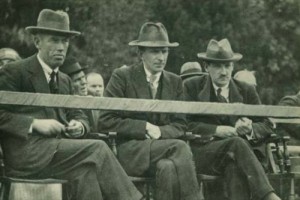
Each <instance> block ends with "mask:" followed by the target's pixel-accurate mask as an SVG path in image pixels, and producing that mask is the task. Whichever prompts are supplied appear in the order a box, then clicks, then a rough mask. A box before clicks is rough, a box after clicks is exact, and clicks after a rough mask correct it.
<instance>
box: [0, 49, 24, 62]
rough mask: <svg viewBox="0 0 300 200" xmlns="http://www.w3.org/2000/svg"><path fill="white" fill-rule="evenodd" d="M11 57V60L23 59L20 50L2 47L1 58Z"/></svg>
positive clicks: (0, 50)
mask: <svg viewBox="0 0 300 200" xmlns="http://www.w3.org/2000/svg"><path fill="white" fill-rule="evenodd" d="M4 59H9V60H13V61H16V60H21V57H20V56H19V54H18V52H16V51H15V50H14V49H11V48H2V49H0V60H4Z"/></svg>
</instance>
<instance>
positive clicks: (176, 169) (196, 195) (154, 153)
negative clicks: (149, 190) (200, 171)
mask: <svg viewBox="0 0 300 200" xmlns="http://www.w3.org/2000/svg"><path fill="white" fill-rule="evenodd" d="M149 173H150V174H155V178H156V198H157V199H159V200H196V199H197V200H199V199H200V190H199V186H198V183H197V178H196V172H195V165H194V163H193V159H192V153H191V151H190V148H189V146H188V145H187V144H186V143H185V142H184V141H181V140H176V139H166V140H153V141H152V143H151V146H150V168H149Z"/></svg>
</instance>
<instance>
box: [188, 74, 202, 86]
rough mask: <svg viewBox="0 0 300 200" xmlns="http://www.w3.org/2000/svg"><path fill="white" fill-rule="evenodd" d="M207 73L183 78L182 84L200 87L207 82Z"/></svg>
mask: <svg viewBox="0 0 300 200" xmlns="http://www.w3.org/2000/svg"><path fill="white" fill-rule="evenodd" d="M207 79H208V75H206V74H205V75H202V76H193V77H189V78H187V79H185V80H184V85H187V86H197V87H202V86H204V84H205V83H206V82H207Z"/></svg>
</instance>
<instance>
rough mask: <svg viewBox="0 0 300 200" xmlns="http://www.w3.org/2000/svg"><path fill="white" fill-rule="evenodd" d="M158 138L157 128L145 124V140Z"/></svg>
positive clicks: (158, 130) (158, 131) (159, 134)
mask: <svg viewBox="0 0 300 200" xmlns="http://www.w3.org/2000/svg"><path fill="white" fill-rule="evenodd" d="M160 137H161V132H160V129H159V127H158V126H156V125H153V124H151V123H149V122H147V123H146V138H148V139H159V138H160Z"/></svg>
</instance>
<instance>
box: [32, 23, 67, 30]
mask: <svg viewBox="0 0 300 200" xmlns="http://www.w3.org/2000/svg"><path fill="white" fill-rule="evenodd" d="M37 27H39V28H47V29H57V30H62V31H69V30H70V27H69V24H68V23H65V22H58V21H41V22H39V23H38V24H37Z"/></svg>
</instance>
